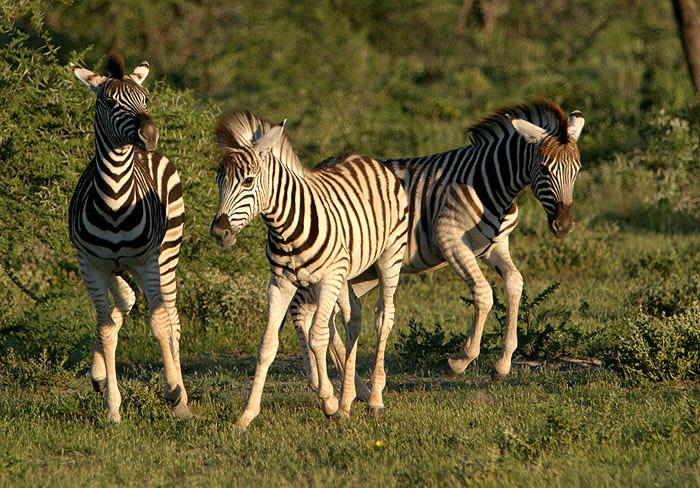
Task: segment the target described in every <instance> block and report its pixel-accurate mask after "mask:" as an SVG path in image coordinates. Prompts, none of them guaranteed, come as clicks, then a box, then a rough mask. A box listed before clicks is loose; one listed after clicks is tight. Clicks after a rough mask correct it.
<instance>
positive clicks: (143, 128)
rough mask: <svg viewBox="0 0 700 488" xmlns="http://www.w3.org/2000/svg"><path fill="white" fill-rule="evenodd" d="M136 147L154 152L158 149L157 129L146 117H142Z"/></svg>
mask: <svg viewBox="0 0 700 488" xmlns="http://www.w3.org/2000/svg"><path fill="white" fill-rule="evenodd" d="M137 134H138V141H137V144H136V145H137V146H139V147H140V148H141V149H145V150H146V151H155V150H156V148H157V147H158V127H156V124H155V122H153V121H152V120H151V118H150V117H149V116H148V115H142V116H141V118H140V122H139V128H138V130H137Z"/></svg>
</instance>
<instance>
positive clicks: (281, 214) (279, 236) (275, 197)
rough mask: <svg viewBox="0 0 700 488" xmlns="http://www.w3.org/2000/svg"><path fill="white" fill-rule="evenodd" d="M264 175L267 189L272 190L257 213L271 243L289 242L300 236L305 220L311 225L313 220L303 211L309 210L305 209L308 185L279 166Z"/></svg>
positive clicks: (309, 199) (309, 197)
mask: <svg viewBox="0 0 700 488" xmlns="http://www.w3.org/2000/svg"><path fill="white" fill-rule="evenodd" d="M268 174H269V182H268V188H269V189H273V190H272V191H269V196H268V199H267V204H266V205H265V206H264V207H263V208H262V211H261V214H262V217H263V220H264V221H265V223H266V224H267V227H268V229H269V231H270V236H271V237H272V238H273V239H274V240H276V241H277V242H280V243H284V244H286V243H291V242H292V241H294V240H295V239H296V237H295V236H297V234H299V233H301V229H302V228H303V226H304V221H305V220H309V218H311V220H312V222H311V224H312V225H313V221H314V220H315V218H314V217H315V216H311V215H308V216H305V215H304V214H305V211H306V210H311V211H313V208H311V209H309V208H308V207H309V206H310V205H308V204H309V203H310V201H311V194H310V190H309V184H308V182H307V181H306V180H305V179H304V178H302V177H300V176H299V175H297V174H296V173H295V172H293V171H292V170H291V169H289V168H287V167H285V166H283V165H276V167H275V168H274V169H273V168H270V172H269V173H268ZM307 217H308V218H307ZM297 237H298V236H297Z"/></svg>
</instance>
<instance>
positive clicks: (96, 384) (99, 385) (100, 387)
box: [90, 378, 107, 393]
mask: <svg viewBox="0 0 700 488" xmlns="http://www.w3.org/2000/svg"><path fill="white" fill-rule="evenodd" d="M90 381H92V389H93V390H95V391H96V392H97V393H103V392H104V391H105V389H106V388H107V378H100V379H98V380H96V379H93V378H90Z"/></svg>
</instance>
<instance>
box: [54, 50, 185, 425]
mask: <svg viewBox="0 0 700 488" xmlns="http://www.w3.org/2000/svg"><path fill="white" fill-rule="evenodd" d="M71 68H72V70H73V73H74V74H75V76H76V78H78V80H80V81H81V82H82V83H83V84H84V85H85V86H86V87H88V88H89V89H90V90H91V91H92V92H94V93H95V94H96V96H97V103H96V109H95V157H94V158H93V159H92V161H90V163H89V164H88V167H87V168H86V169H85V171H84V172H83V174H82V176H81V177H80V180H79V181H78V186H77V188H76V189H75V192H74V193H73V198H72V199H71V203H70V210H69V221H68V227H69V234H70V239H71V242H72V243H73V245H74V246H75V248H76V250H77V252H78V260H79V262H80V270H81V273H82V277H83V281H84V282H85V286H86V287H87V290H88V293H89V294H90V297H91V299H92V301H93V303H94V305H95V309H96V310H97V329H98V336H97V341H96V343H95V346H94V348H93V357H92V366H91V369H90V377H91V379H92V382H93V386H94V387H95V389H96V390H97V391H102V390H104V389H105V388H106V394H105V397H106V403H107V408H108V418H109V419H110V420H111V421H113V422H119V421H120V419H121V416H120V413H119V406H120V404H121V395H120V393H119V388H118V386H117V375H116V369H115V353H116V347H117V336H118V332H119V329H120V327H121V325H122V323H123V321H124V319H125V318H126V316H127V315H128V313H129V311H130V310H131V308H132V306H133V304H134V301H135V298H136V296H135V289H136V288H135V284H134V282H133V281H132V280H131V279H130V278H129V276H128V275H127V274H126V273H129V274H131V276H133V278H135V279H136V281H137V282H138V284H139V285H140V286H141V288H142V290H143V292H144V295H145V297H146V300H147V302H148V306H149V309H150V323H151V332H152V333H153V335H154V336H155V338H156V339H157V341H158V343H159V345H160V349H161V353H162V356H163V362H164V364H165V380H166V385H164V391H165V396H166V398H167V399H168V400H170V401H171V402H172V403H173V405H174V406H173V412H174V413H175V414H177V415H188V414H189V411H188V407H187V392H186V391H185V387H184V385H183V382H182V374H181V371H180V353H179V339H180V318H179V315H178V312H177V308H176V307H175V299H176V294H177V289H176V281H175V270H176V268H177V264H178V259H179V253H180V242H181V240H182V229H183V225H184V217H185V207H184V203H183V199H182V185H181V183H180V177H179V176H178V173H177V169H176V168H175V164H174V163H172V162H171V161H169V160H168V159H167V158H166V157H165V156H163V155H162V154H161V153H159V152H154V151H155V149H156V146H157V143H158V128H157V127H156V125H155V123H153V121H152V120H151V118H150V117H149V115H148V109H147V106H146V104H147V101H148V91H147V90H146V89H145V88H144V87H143V86H141V84H142V83H143V81H144V80H145V79H146V76H148V72H149V65H148V63H147V62H145V61H144V62H143V63H141V64H139V65H138V66H137V67H136V68H135V69H134V71H133V72H132V73H130V74H125V71H124V59H123V58H122V57H121V55H120V54H119V53H116V52H111V53H110V54H109V56H108V58H107V63H106V75H104V76H102V75H98V74H96V73H93V72H92V71H90V70H88V69H85V68H82V67H80V66H76V65H74V64H73V63H71ZM109 292H111V294H112V297H113V299H114V307H113V308H112V309H111V310H110V304H109Z"/></svg>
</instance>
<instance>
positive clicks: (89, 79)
mask: <svg viewBox="0 0 700 488" xmlns="http://www.w3.org/2000/svg"><path fill="white" fill-rule="evenodd" d="M70 69H72V70H73V74H74V75H75V77H76V78H78V79H79V80H80V81H81V82H82V83H83V85H85V86H87V87H88V88H89V89H90V90H91V91H93V92H95V93H97V92H98V90H99V89H100V85H101V84H102V83H103V82H104V81H105V79H106V77H105V76H100V75H98V74H97V73H93V72H92V71H90V70H89V69H85V68H83V67H81V66H78V65H75V64H73V63H70Z"/></svg>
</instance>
